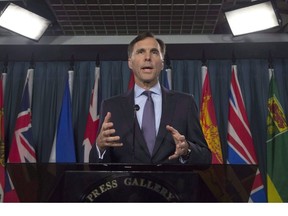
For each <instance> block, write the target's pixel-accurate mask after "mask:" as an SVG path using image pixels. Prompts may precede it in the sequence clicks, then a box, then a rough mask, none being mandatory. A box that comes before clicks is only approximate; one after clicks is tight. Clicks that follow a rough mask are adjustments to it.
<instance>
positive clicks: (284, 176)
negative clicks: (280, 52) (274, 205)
mask: <svg viewBox="0 0 288 216" xmlns="http://www.w3.org/2000/svg"><path fill="white" fill-rule="evenodd" d="M269 73H270V75H271V79H270V84H269V98H268V115H267V141H266V144H267V195H268V202H287V201H288V172H287V171H288V157H287V153H288V126H287V121H286V118H285V114H284V110H283V108H282V106H281V104H280V101H279V94H278V89H277V86H276V81H275V77H274V70H273V69H269Z"/></svg>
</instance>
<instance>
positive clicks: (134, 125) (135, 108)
mask: <svg viewBox="0 0 288 216" xmlns="http://www.w3.org/2000/svg"><path fill="white" fill-rule="evenodd" d="M138 110H140V106H139V105H138V104H135V105H134V116H133V141H132V142H133V143H132V155H133V162H135V130H136V120H137V116H136V113H137V111H138Z"/></svg>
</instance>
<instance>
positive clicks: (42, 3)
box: [0, 0, 288, 36]
mask: <svg viewBox="0 0 288 216" xmlns="http://www.w3.org/2000/svg"><path fill="white" fill-rule="evenodd" d="M8 2H13V3H15V4H18V5H20V6H22V7H24V8H26V9H28V10H30V11H32V12H35V13H37V14H39V15H41V16H44V17H45V18H47V19H49V20H51V21H52V25H51V26H50V27H49V29H48V30H47V31H46V32H45V35H71V36H85V35H135V34H138V33H140V32H143V31H152V32H153V33H155V34H157V35H189V34H230V29H229V26H228V24H227V22H226V20H225V18H224V15H223V9H224V8H229V7H232V6H239V5H241V4H246V3H248V2H251V0H14V1H3V0H1V1H0V9H3V8H4V7H5V5H6V4H7V3H8ZM276 2H277V6H278V7H279V11H280V12H283V11H284V14H287V11H288V7H287V1H283V0H277V1H276ZM284 19H285V17H284ZM12 34H13V33H11V32H8V31H6V30H5V29H2V28H0V36H1V35H2V36H3V35H12Z"/></svg>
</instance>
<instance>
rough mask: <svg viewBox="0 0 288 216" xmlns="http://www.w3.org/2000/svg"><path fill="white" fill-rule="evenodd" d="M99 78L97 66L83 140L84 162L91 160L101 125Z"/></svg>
mask: <svg viewBox="0 0 288 216" xmlns="http://www.w3.org/2000/svg"><path fill="white" fill-rule="evenodd" d="M99 79H100V67H96V68H95V82H94V86H93V90H92V94H91V99H90V107H89V114H88V118H87V123H86V130H85V133H84V141H83V144H82V146H83V148H84V157H83V162H84V163H88V162H89V154H90V151H91V149H92V146H93V145H94V143H95V141H96V138H97V131H98V127H99V110H98V107H99V106H98V104H100V103H101V99H100V97H99V95H100V91H99V89H100V88H99Z"/></svg>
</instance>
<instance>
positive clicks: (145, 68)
mask: <svg viewBox="0 0 288 216" xmlns="http://www.w3.org/2000/svg"><path fill="white" fill-rule="evenodd" d="M152 69H153V67H149V66H147V67H142V70H152Z"/></svg>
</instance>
